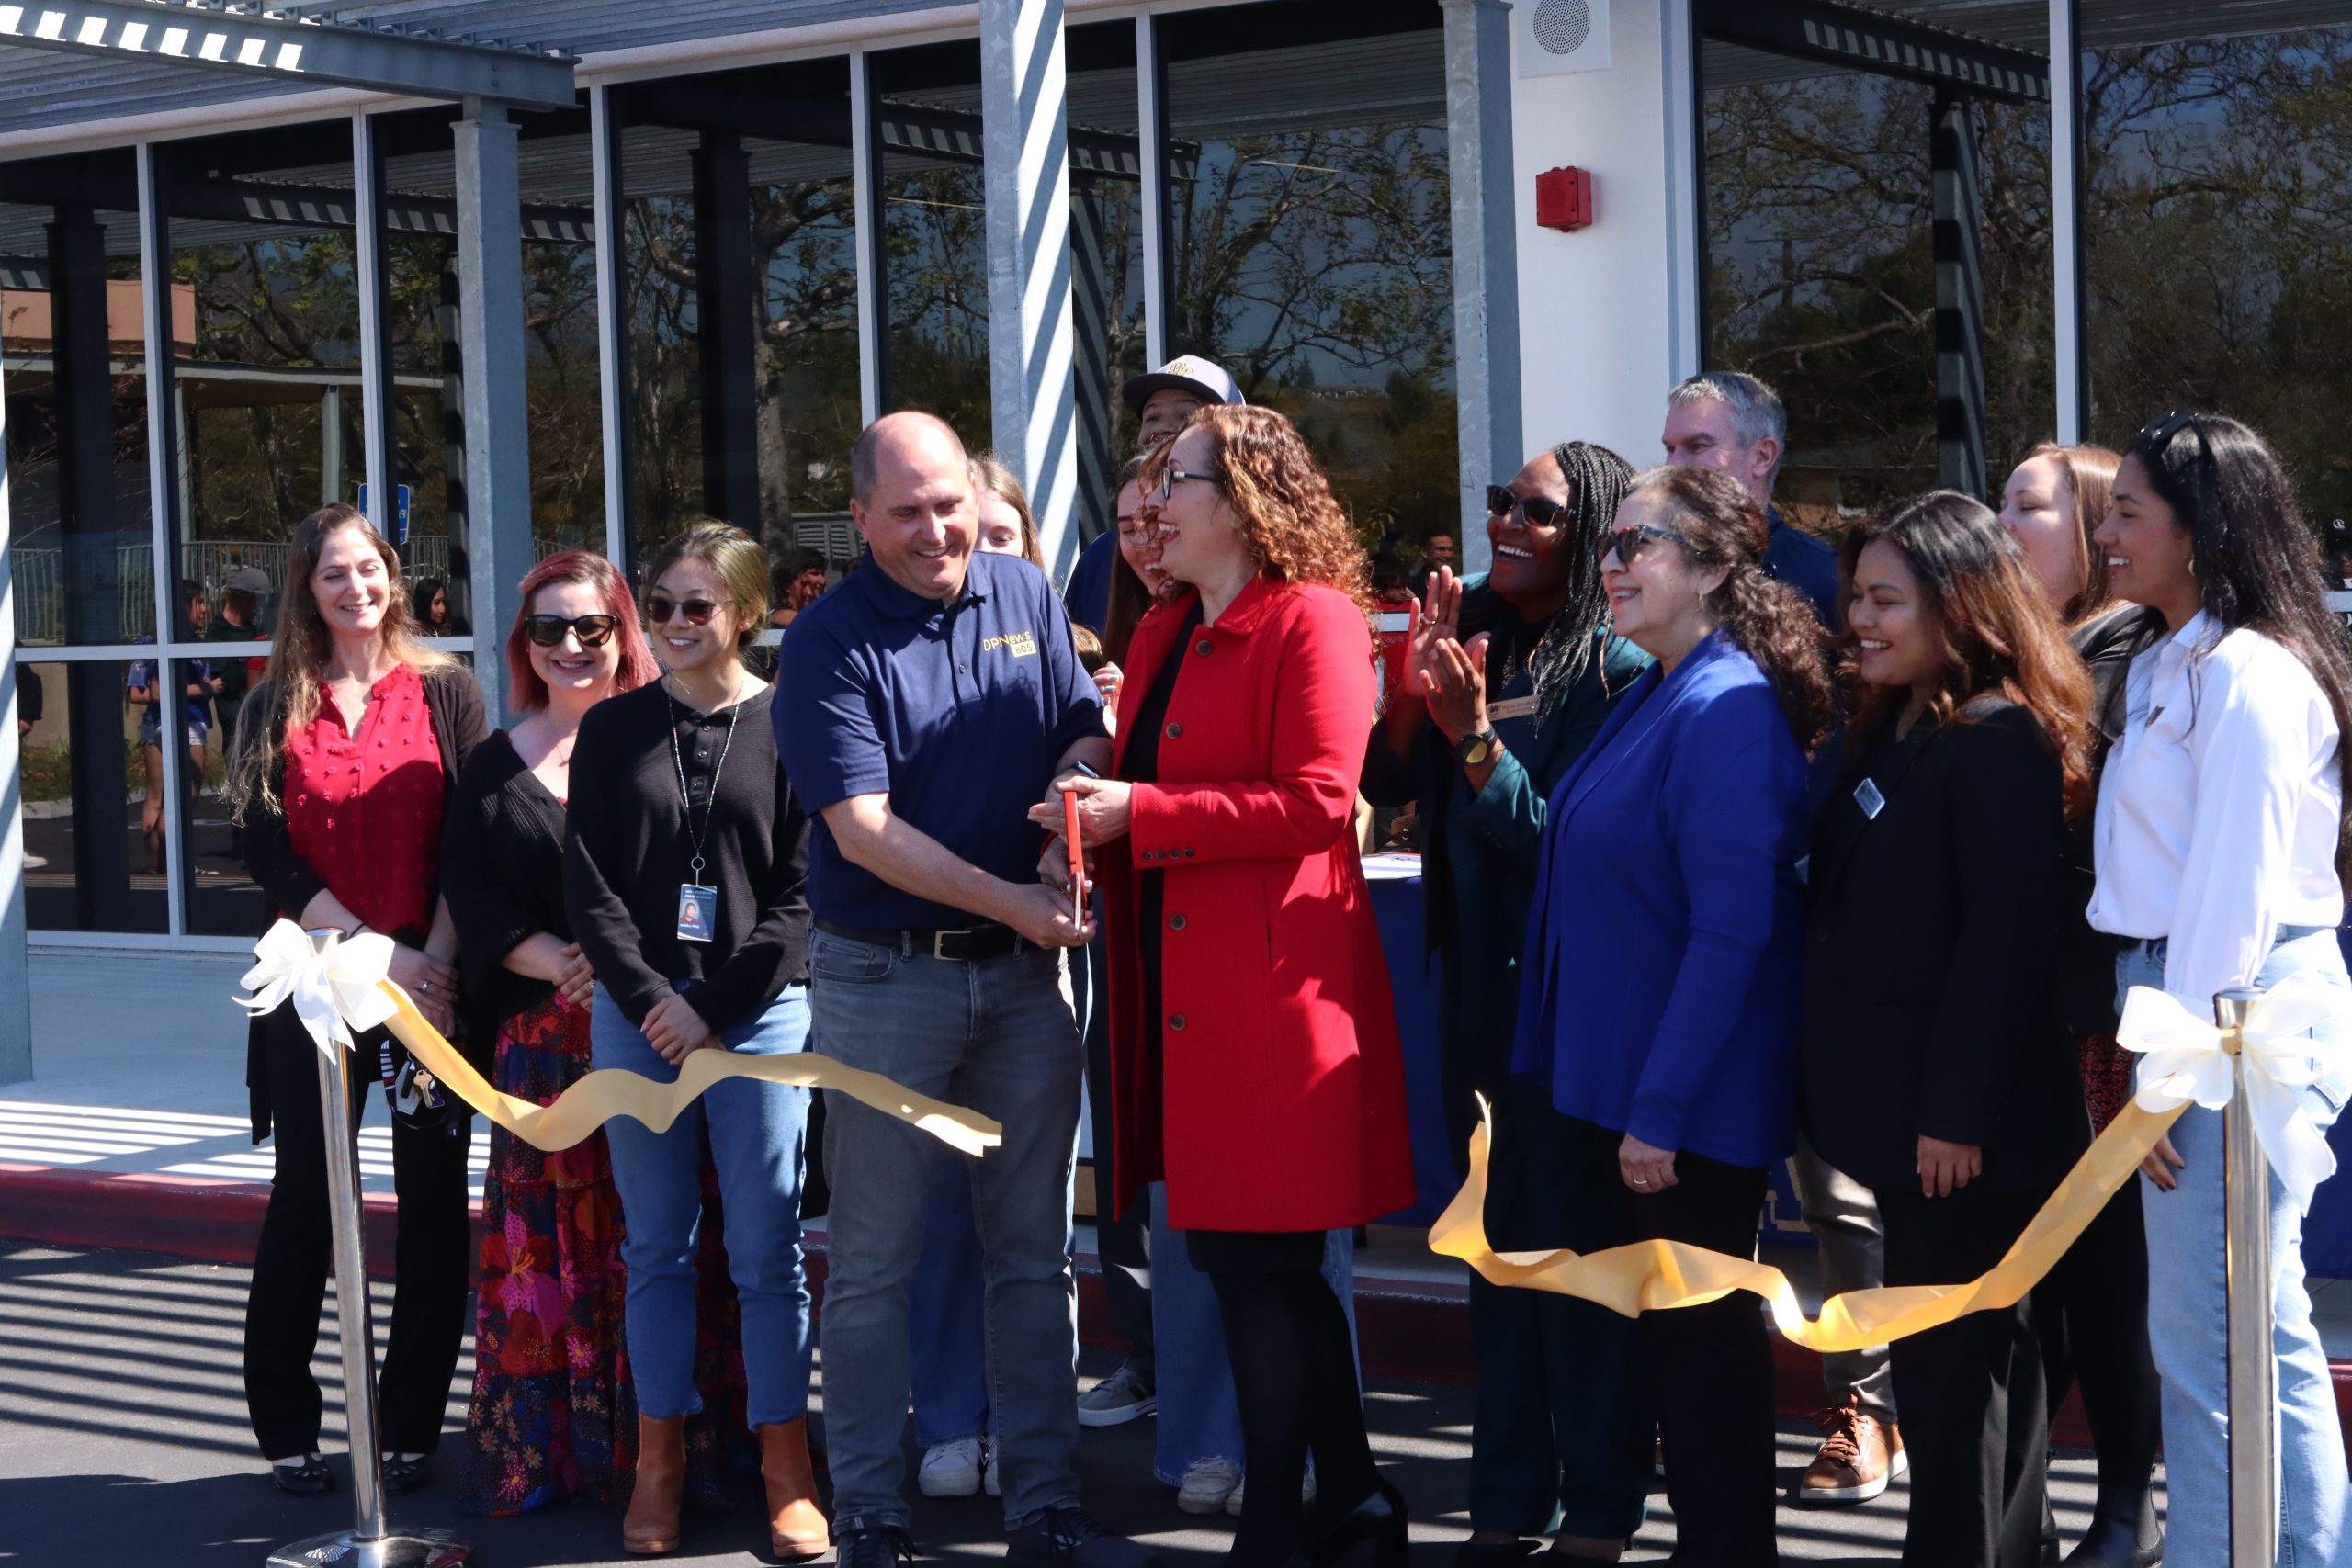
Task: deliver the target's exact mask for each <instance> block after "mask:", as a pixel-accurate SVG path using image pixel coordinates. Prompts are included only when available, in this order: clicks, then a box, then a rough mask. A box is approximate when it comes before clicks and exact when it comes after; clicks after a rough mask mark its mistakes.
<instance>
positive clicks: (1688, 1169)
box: [1569, 1120, 1780, 1568]
mask: <svg viewBox="0 0 2352 1568" xmlns="http://www.w3.org/2000/svg"><path fill="white" fill-rule="evenodd" d="M1569 1125H1570V1126H1571V1127H1572V1128H1574V1129H1575V1130H1576V1131H1575V1136H1576V1137H1577V1139H1578V1140H1579V1143H1580V1145H1581V1149H1580V1157H1581V1158H1582V1159H1584V1160H1586V1161H1589V1162H1592V1163H1593V1164H1594V1165H1596V1166H1597V1165H1599V1164H1600V1163H1601V1162H1603V1161H1605V1162H1606V1163H1607V1166H1608V1167H1609V1168H1611V1169H1612V1170H1613V1169H1614V1168H1615V1165H1616V1159H1617V1148H1618V1145H1620V1144H1622V1143H1623V1142H1624V1134H1622V1133H1613V1132H1611V1131H1609V1130H1608V1129H1607V1128H1603V1127H1596V1126H1593V1125H1592V1124H1591V1123H1589V1122H1576V1121H1573V1120H1570V1121H1569ZM1674 1174H1675V1184H1674V1185H1673V1186H1672V1187H1669V1188H1668V1189H1667V1190H1664V1191H1663V1192H1658V1193H1654V1194H1651V1193H1636V1192H1634V1190H1633V1189H1632V1188H1630V1187H1627V1186H1626V1185H1625V1183H1624V1181H1623V1178H1622V1177H1621V1178H1620V1179H1617V1180H1615V1181H1614V1182H1612V1183H1611V1185H1610V1189H1609V1190H1610V1201H1611V1206H1612V1208H1613V1210H1614V1213H1615V1220H1616V1230H1617V1234H1616V1235H1615V1237H1614V1238H1613V1239H1614V1240H1615V1241H1617V1242H1621V1243H1622V1242H1629V1241H1645V1240H1660V1241H1684V1242H1689V1243H1691V1245H1692V1246H1694V1247H1706V1248H1708V1249H1709V1250H1711V1251H1714V1252H1727V1253H1729V1254H1731V1255H1732V1256H1733V1257H1735V1258H1747V1257H1751V1256H1753V1255H1754V1253H1755V1250H1756V1227H1757V1224H1758V1220H1759V1219H1760V1217H1761V1216H1762V1214H1763V1212H1764V1187H1765V1172H1764V1168H1763V1167H1762V1166H1743V1165H1724V1164H1723V1163H1722V1162H1721V1161H1718V1160H1711V1159H1708V1158H1706V1157H1704V1156H1700V1155H1694V1154H1692V1153H1691V1151H1690V1150H1688V1149H1685V1150H1683V1151H1681V1152H1680V1153H1679V1154H1678V1155H1676V1156H1675V1157H1674ZM1640 1322H1641V1335H1642V1350H1643V1359H1644V1360H1645V1362H1646V1364H1647V1370H1648V1374H1649V1385H1650V1397H1651V1402H1652V1405H1653V1408H1654V1409H1655V1411H1656V1413H1657V1421H1658V1426H1659V1428H1660V1435H1661V1436H1662V1437H1663V1438H1664V1439H1665V1443H1666V1495H1667V1499H1668V1502H1670V1503H1671V1504H1673V1506H1674V1529H1675V1547H1674V1557H1673V1559H1672V1561H1673V1562H1677V1563H1680V1564H1684V1565H1686V1568H1769V1565H1770V1564H1773V1563H1776V1562H1779V1561H1780V1548H1779V1544H1778V1538H1777V1536H1776V1535H1775V1533H1774V1528H1773V1510H1774V1508H1775V1507H1776V1506H1778V1504H1779V1501H1780V1499H1779V1497H1778V1495H1776V1493H1775V1491H1774V1485H1773V1483H1774V1476H1773V1457H1774V1456H1773V1450H1772V1438H1773V1432H1772V1347H1771V1343H1770V1340H1769V1339H1768V1338H1767V1337H1766V1336H1765V1332H1764V1314H1763V1313H1762V1312H1760V1311H1759V1310H1758V1307H1757V1303H1756V1299H1755V1298H1754V1297H1753V1296H1750V1295H1747V1294H1746V1293H1745V1292H1735V1293H1734V1294H1732V1295H1728V1296H1725V1297H1724V1298H1723V1299H1722V1300H1721V1301H1715V1302H1709V1303H1707V1304H1706V1305H1705V1306H1697V1307H1679V1308H1677V1309H1676V1310H1674V1311H1672V1312H1646V1313H1644V1314H1642V1316H1641V1319H1640Z"/></svg>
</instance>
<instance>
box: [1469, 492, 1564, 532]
mask: <svg viewBox="0 0 2352 1568" xmlns="http://www.w3.org/2000/svg"><path fill="white" fill-rule="evenodd" d="M1566 510H1567V508H1566V507H1565V506H1563V505H1561V504H1560V503H1559V502H1556V501H1554V500H1553V499H1551V497H1549V496H1543V495H1513V494H1512V493H1511V490H1510V486H1509V485H1488V486H1487V516H1489V517H1508V516H1510V514H1511V513H1512V512H1514V511H1516V512H1517V513H1519V514H1520V515H1521V517H1524V518H1526V519H1527V525H1528V526H1529V527H1531V528H1549V527H1550V526H1551V525H1553V524H1555V523H1556V522H1558V521H1559V520H1560V513H1563V512H1566Z"/></svg>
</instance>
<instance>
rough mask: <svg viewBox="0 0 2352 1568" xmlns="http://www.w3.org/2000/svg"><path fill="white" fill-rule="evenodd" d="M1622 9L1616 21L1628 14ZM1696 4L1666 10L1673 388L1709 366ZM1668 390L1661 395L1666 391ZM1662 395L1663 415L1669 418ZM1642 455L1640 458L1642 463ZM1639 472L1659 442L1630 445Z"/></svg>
mask: <svg viewBox="0 0 2352 1568" xmlns="http://www.w3.org/2000/svg"><path fill="white" fill-rule="evenodd" d="M1624 9H1625V7H1623V6H1619V7H1618V10H1617V11H1614V12H1611V16H1612V17H1614V16H1618V15H1621V14H1623V11H1624ZM1691 10H1692V5H1691V0H1665V4H1664V5H1663V6H1660V8H1659V17H1658V20H1659V28H1660V35H1661V36H1660V39H1659V43H1660V48H1659V51H1658V52H1659V65H1660V67H1661V76H1660V82H1661V96H1662V98H1663V100H1664V103H1665V107H1666V176H1667V179H1666V276H1667V284H1666V294H1667V307H1668V311H1669V312H1670V314H1669V319H1668V343H1667V353H1668V369H1667V385H1668V387H1671V386H1673V385H1674V384H1675V383H1676V382H1679V381H1682V380H1685V379H1687V378H1690V377H1692V376H1696V375H1697V374H1699V372H1700V371H1702V370H1703V369H1705V368H1706V367H1707V365H1706V360H1707V345H1706V344H1705V343H1704V342H1703V341H1702V336H1703V333H1704V332H1705V327H1706V322H1705V320H1704V312H1703V311H1702V310H1701V298H1700V296H1701V291H1702V290H1703V289H1704V288H1706V247H1707V237H1706V236H1705V235H1704V234H1702V233H1701V232H1700V231H1699V154H1700V151H1701V149H1700V147H1699V82H1698V63H1697V62H1698V40H1697V39H1696V38H1695V37H1694V36H1693V35H1694V34H1695V32H1696V30H1697V28H1698V18H1697V17H1694V16H1692V15H1691ZM1662 391H1663V389H1661V393H1662ZM1663 406H1664V405H1663V397H1662V396H1661V400H1660V411H1661V412H1660V417H1663V412H1662V411H1663ZM1636 451H1638V452H1640V454H1641V456H1639V457H1635V456H1634V453H1635V452H1636ZM1625 455H1626V456H1627V457H1633V459H1634V467H1635V468H1642V467H1645V465H1646V464H1647V463H1648V462H1650V461H1653V460H1655V450H1654V443H1645V444H1644V445H1643V446H1640V447H1638V448H1635V447H1627V448H1626V449H1625Z"/></svg>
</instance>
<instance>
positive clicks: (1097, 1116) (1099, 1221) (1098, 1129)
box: [1070, 931, 1153, 1371]
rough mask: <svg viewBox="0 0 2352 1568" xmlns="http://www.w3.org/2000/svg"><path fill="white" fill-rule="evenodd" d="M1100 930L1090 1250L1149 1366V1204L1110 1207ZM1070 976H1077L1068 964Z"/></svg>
mask: <svg viewBox="0 0 2352 1568" xmlns="http://www.w3.org/2000/svg"><path fill="white" fill-rule="evenodd" d="M1104 942H1105V939H1104V937H1103V933H1102V931H1096V932H1095V933H1094V940H1093V941H1092V942H1088V943H1087V944H1086V975H1085V979H1084V981H1083V984H1082V988H1083V990H1084V992H1085V998H1084V999H1085V1014H1086V1111H1087V1114H1088V1116H1090V1117H1091V1118H1092V1120H1093V1125H1094V1251H1095V1256H1096V1257H1098V1258H1101V1259H1102V1260H1103V1294H1104V1295H1105V1296H1107V1297H1108V1298H1110V1306H1111V1326H1112V1328H1113V1329H1114V1331H1116V1332H1117V1334H1118V1336H1119V1337H1120V1338H1122V1339H1125V1341H1126V1342H1127V1354H1128V1355H1129V1356H1130V1357H1132V1358H1133V1359H1136V1360H1138V1361H1140V1362H1141V1363H1142V1364H1143V1370H1145V1371H1151V1370H1152V1362H1153V1358H1152V1339H1151V1257H1150V1249H1149V1248H1148V1247H1147V1246H1146V1245H1145V1237H1146V1236H1147V1235H1148V1234H1149V1233H1150V1230H1151V1204H1150V1201H1149V1200H1148V1198H1147V1197H1145V1195H1144V1194H1142V1193H1137V1194H1136V1201H1135V1202H1134V1203H1133V1204H1132V1205H1131V1206H1130V1207H1129V1208H1128V1210H1127V1212H1126V1213H1124V1214H1120V1215H1118V1216H1116V1217H1115V1218H1114V1216H1113V1214H1112V1213H1111V1211H1112V1207H1113V1204H1114V1201H1115V1200H1116V1197H1117V1194H1118V1190H1119V1185H1118V1172H1117V1171H1116V1170H1114V1169H1113V1168H1112V1159H1111V1137H1112V1133H1111V973H1110V970H1111V963H1110V958H1109V956H1108V953H1109V950H1108V948H1106V947H1105V946H1104ZM1070 977H1071V979H1072V980H1077V979H1078V978H1079V976H1078V972H1077V966H1076V965H1075V964H1073V965H1072V966H1071V975H1070Z"/></svg>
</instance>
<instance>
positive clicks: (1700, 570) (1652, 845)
mask: <svg viewBox="0 0 2352 1568" xmlns="http://www.w3.org/2000/svg"><path fill="white" fill-rule="evenodd" d="M1768 538H1769V534H1768V533H1767V530H1766V528H1765V524H1764V513H1763V509H1762V508H1761V507H1760V506H1758V504H1757V502H1756V501H1755V499H1754V498H1753V497H1752V496H1751V495H1750V494H1749V493H1748V491H1747V490H1746V489H1745V488H1744V487H1742V486H1741V485H1740V484H1739V483H1738V482H1737V481H1736V480H1734V479H1730V478H1729V477H1727V476H1725V475H1724V474H1721V473H1716V472H1713V471H1710V470H1708V469H1704V468H1652V469H1650V470H1649V471H1647V472H1646V473H1644V474H1641V475H1639V476H1638V477H1636V478H1635V479H1634V484H1633V488H1632V490H1631V491H1629V492H1628V493H1627V495H1626V497H1625V499H1624V500H1623V502H1620V503H1619V504H1618V507H1617V517H1616V522H1615V525H1614V526H1613V527H1612V529H1611V531H1610V532H1609V533H1607V534H1606V535H1604V536H1602V539H1601V542H1600V547H1601V548H1603V549H1604V550H1605V551H1606V552H1607V553H1606V554H1604V555H1602V557H1601V558H1600V566H1601V584H1602V589H1603V592H1606V593H1607V595H1608V597H1609V606H1610V615H1611V621H1612V623H1613V626H1614V628H1615V630H1616V632H1617V634H1618V635H1619V636H1621V637H1626V638H1628V639H1630V640H1631V641H1632V642H1634V644H1635V645H1636V646H1638V647H1639V648H1640V649H1642V650H1643V651H1644V652H1645V653H1647V654H1649V655H1650V656H1651V657H1652V658H1653V659H1655V660H1657V664H1656V665H1655V666H1654V667H1653V668H1652V669H1651V670H1650V671H1647V672H1646V673H1645V674H1644V675H1643V676H1642V677H1641V679H1640V680H1638V681H1636V682H1634V689H1633V690H1632V691H1630V692H1628V693H1627V694H1625V695H1624V696H1623V698H1621V699H1620V700H1619V701H1618V704H1617V705H1616V707H1615V708H1614V709H1613V710H1612V711H1611V714H1610V716H1609V719H1608V722H1607V723H1605V724H1603V725H1602V726H1601V728H1600V734H1599V735H1598V736H1596V737H1595V738H1594V739H1593V742H1592V744H1591V745H1590V746H1589V747H1588V748H1587V749H1586V750H1585V753H1584V755H1583V756H1581V757H1579V758H1578V759H1577V761H1576V763H1575V765H1574V766H1572V767H1570V768H1569V769H1568V771H1567V773H1566V774H1565V775H1563V776H1562V778H1561V780H1560V783H1559V784H1558V785H1557V786H1556V787H1555V789H1554V790H1553V792H1552V797H1551V800H1550V801H1549V802H1548V803H1547V805H1546V808H1545V820H1544V850H1543V858H1542V862H1541V863H1540V865H1539V866H1538V868H1537V871H1536V888H1535V903H1534V906H1533V908H1532V911H1531V913H1530V916H1529V920H1528V930H1527V944H1526V948H1525V956H1524V959H1523V960H1522V963H1521V988H1520V1002H1519V1032H1518V1040H1517V1044H1516V1048H1515V1050H1514V1052H1513V1056H1512V1068H1513V1070H1514V1071H1515V1072H1519V1073H1533V1074H1537V1075H1540V1076H1542V1077H1546V1078H1548V1080H1549V1082H1550V1085H1551V1089H1552V1104H1553V1106H1554V1108H1555V1110H1557V1111H1559V1112H1560V1113H1561V1114H1562V1115H1563V1116H1565V1117H1567V1118H1569V1119H1571V1124H1570V1125H1569V1126H1568V1127H1567V1128H1566V1129H1565V1130H1564V1136H1565V1137H1566V1140H1567V1141H1568V1143H1569V1148H1568V1151H1567V1154H1566V1156H1565V1157H1566V1158H1567V1159H1568V1160H1570V1161H1571V1162H1572V1168H1574V1169H1577V1170H1579V1171H1581V1172H1583V1173H1584V1175H1583V1176H1582V1177H1581V1178H1580V1179H1582V1180H1584V1181H1587V1182H1589V1183H1590V1184H1591V1186H1592V1187H1593V1189H1594V1190H1600V1189H1603V1188H1606V1189H1607V1190H1609V1192H1610V1194H1611V1213H1610V1215H1609V1228H1610V1232H1611V1234H1610V1235H1608V1236H1607V1237H1606V1239H1607V1240H1608V1241H1609V1242H1610V1243H1611V1244H1619V1243H1626V1242H1633V1241H1638V1240H1644V1239H1651V1238H1656V1239H1663V1240H1671V1241H1683V1242H1689V1243H1691V1244H1693V1245H1695V1246H1698V1247H1708V1248H1712V1249H1713V1250H1714V1251H1717V1252H1724V1253H1729V1254H1731V1255H1732V1256H1734V1257H1737V1258H1745V1257H1747V1256H1749V1254H1750V1252H1751V1251H1752V1249H1753V1248H1754V1247H1755V1245H1756V1231H1757V1223H1758V1216H1759V1215H1760V1213H1762V1210H1763V1204H1764V1190H1765V1181H1766V1168H1767V1167H1768V1166H1770V1164H1771V1163H1772V1162H1774V1161H1776V1160H1780V1159H1783V1158H1785V1157H1787V1156H1788V1153H1789V1151H1790V1149H1791V1148H1792V1147H1793V1146H1794V1145H1795V1142H1796V1134H1795V1126H1794V1120H1795V1110H1796V1104H1795V1101H1796V1084H1797V1075H1796V1055H1797V1030H1798V1022H1799V1018H1798V1007H1799V1002H1800V995H1799V992H1800V987H1801V981H1802V974H1801V971H1802V965H1803V952H1802V947H1803V942H1802V938H1803V931H1802V925H1803V919H1804V910H1803V906H1802V897H1801V893H1800V886H1799V882H1798V877H1797V862H1798V860H1799V859H1800V858H1801V857H1802V856H1803V855H1804V812H1805V756H1806V754H1807V753H1808V752H1811V751H1813V750H1816V749H1817V748H1818V747H1819V746H1820V745H1821V744H1822V742H1823V741H1824V740H1826V739H1827V737H1828V734H1829V728H1830V725H1831V722H1832V704H1831V699H1830V692H1829V682H1828V676H1827V673H1826V670H1825V668H1824V666H1823V663H1822V660H1821V654H1820V641H1819V638H1820V628H1819V626H1818V624H1817V623H1816V622H1815V619H1814V615H1813V610H1812V607H1811V606H1810V605H1809V604H1807V603H1806V602H1805V600H1804V598H1803V597H1801V596H1800V595H1799V594H1798V593H1797V592H1796V591H1795V590H1794V589H1792V588H1791V587H1789V586H1788V585H1787V584H1786V583H1783V582H1777V581H1773V580H1771V579H1770V578H1768V577H1767V576H1766V575H1765V573H1764V570H1763V556H1764V551H1765V547H1766V541H1767V539H1768ZM1596 1003H1599V1004H1600V1005H1596ZM1640 1329H1641V1337H1642V1344H1643V1348H1644V1350H1645V1356H1644V1360H1645V1364H1646V1367H1647V1371H1648V1377H1649V1383H1650V1390H1651V1397H1652V1401H1653V1403H1654V1404H1655V1407H1656V1410H1657V1422H1658V1425H1659V1426H1660V1427H1663V1429H1664V1437H1665V1444H1666V1474H1667V1481H1666V1486H1667V1496H1668V1499H1669V1500H1670V1501H1671V1502H1672V1504H1673V1507H1674V1518H1675V1532H1676V1543H1677V1544H1676V1548H1675V1561H1676V1562H1689V1563H1694V1564H1695V1563H1726V1564H1728V1563H1738V1564H1742V1565H1749V1564H1763V1563H1770V1562H1773V1561H1775V1558H1776V1549H1775V1546H1774V1521H1773V1506H1774V1502H1775V1499H1774V1495H1773V1448H1772V1441H1773V1439H1772V1353H1771V1348H1770V1344H1769V1342H1768V1341H1767V1339H1766V1337H1765V1333H1764V1320H1763V1318H1762V1316H1761V1315H1760V1314H1758V1312H1757V1310H1756V1304H1755V1303H1753V1302H1752V1301H1747V1300H1745V1299H1743V1298H1741V1297H1740V1296H1738V1295H1736V1294H1735V1295H1732V1296H1727V1297H1725V1298H1724V1299H1722V1300H1720V1301H1716V1302H1713V1303H1709V1304H1707V1305H1705V1306H1698V1307H1685V1308H1681V1309H1679V1310H1678V1311H1674V1312H1656V1313H1649V1314H1645V1315H1644V1316H1643V1317H1642V1318H1641V1320H1640ZM1645 1435H1646V1432H1645Z"/></svg>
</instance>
